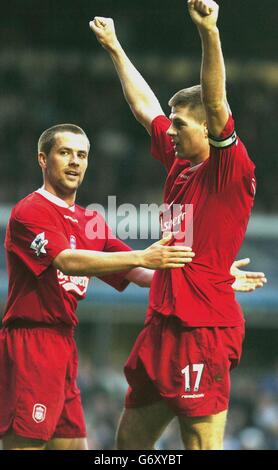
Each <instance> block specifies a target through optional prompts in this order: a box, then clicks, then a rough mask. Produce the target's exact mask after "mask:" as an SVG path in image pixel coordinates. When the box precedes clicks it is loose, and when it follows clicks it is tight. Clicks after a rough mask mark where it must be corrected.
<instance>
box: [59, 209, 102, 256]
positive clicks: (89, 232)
mask: <svg viewBox="0 0 278 470" xmlns="http://www.w3.org/2000/svg"><path fill="white" fill-rule="evenodd" d="M100 225H101V224H100V223H96V221H95V220H94V221H93V222H92V221H91V220H90V219H89V218H88V219H84V218H82V219H81V218H79V217H78V215H74V214H72V215H71V214H70V215H68V214H60V224H59V229H60V231H61V233H63V235H64V236H65V237H66V239H67V240H68V241H69V246H70V248H71V249H72V250H74V249H77V250H96V251H102V250H103V248H104V245H105V243H106V237H105V232H104V230H103V227H101V226H100Z"/></svg>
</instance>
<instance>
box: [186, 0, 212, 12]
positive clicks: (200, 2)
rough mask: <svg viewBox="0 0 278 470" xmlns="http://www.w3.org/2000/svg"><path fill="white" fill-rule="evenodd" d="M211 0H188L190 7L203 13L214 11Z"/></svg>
mask: <svg viewBox="0 0 278 470" xmlns="http://www.w3.org/2000/svg"><path fill="white" fill-rule="evenodd" d="M212 3H213V2H212V1H211V0H188V2H187V4H188V8H189V9H191V10H196V11H197V12H198V13H201V15H204V16H206V15H210V14H211V12H212V11H213V8H212V6H213V5H212Z"/></svg>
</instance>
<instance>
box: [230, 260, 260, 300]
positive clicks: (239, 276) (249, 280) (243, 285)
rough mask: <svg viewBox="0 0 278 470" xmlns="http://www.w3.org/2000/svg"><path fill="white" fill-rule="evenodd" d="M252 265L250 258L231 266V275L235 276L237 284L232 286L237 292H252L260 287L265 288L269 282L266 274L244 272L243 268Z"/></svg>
mask: <svg viewBox="0 0 278 470" xmlns="http://www.w3.org/2000/svg"><path fill="white" fill-rule="evenodd" d="M249 263H250V259H249V258H245V259H240V260H238V261H234V263H233V264H232V266H231V269H230V273H231V275H232V276H234V277H235V278H236V279H235V282H234V283H233V285H232V288H233V289H234V290H235V291H236V292H252V291H254V290H255V289H257V288H258V287H263V285H264V284H265V283H266V282H267V279H266V277H265V274H264V273H257V272H252V271H242V270H241V269H239V268H241V267H243V266H247V264H249Z"/></svg>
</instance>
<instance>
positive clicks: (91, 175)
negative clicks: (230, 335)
mask: <svg viewBox="0 0 278 470" xmlns="http://www.w3.org/2000/svg"><path fill="white" fill-rule="evenodd" d="M185 3H186V2H185V1H183V0H172V1H171V2H169V1H167V2H166V1H164V0H160V1H158V0H151V1H150V0H148V1H147V0H133V1H132V2H130V1H127V0H121V1H117V2H115V1H112V0H105V1H104V0H94V1H93V0H90V1H89V0H80V1H79V2H74V1H73V0H59V2H57V1H50V0H44V1H42V2H38V1H31V0H25V1H24V2H22V1H20V0H12V1H10V2H9V3H6V4H5V6H4V7H2V8H1V18H0V41H1V50H0V142H1V156H0V237H1V253H0V294H1V306H3V305H4V302H5V298H6V291H7V277H6V273H5V261H4V250H3V246H2V242H3V240H4V233H5V225H6V222H7V219H8V214H9V211H10V208H11V206H12V205H13V204H14V203H15V202H16V201H18V200H19V199H20V198H22V197H24V196H25V195H26V194H28V193H29V192H31V191H33V190H34V189H36V188H37V187H39V186H40V184H41V174H40V170H39V167H38V165H37V163H36V143H37V139H38V136H39V135H40V134H41V132H42V131H43V130H44V129H45V128H47V127H50V126H51V125H53V124H56V123H59V122H73V123H76V124H78V125H80V126H81V127H83V128H84V129H85V130H86V131H87V133H88V135H89V136H90V138H91V142H92V152H91V161H90V165H89V169H88V172H87V176H86V181H85V182H84V183H83V186H82V188H81V190H80V193H79V198H78V202H79V203H81V204H83V205H88V204H90V203H93V202H94V203H100V204H103V205H104V206H106V204H107V196H108V195H116V196H117V202H118V204H121V203H125V202H131V203H133V204H135V205H136V206H139V204H141V203H150V202H156V203H158V204H160V202H161V192H162V191H161V187H162V184H163V180H164V170H163V169H162V168H160V167H159V165H158V164H156V163H155V162H153V161H152V160H151V158H148V151H149V140H148V137H147V136H146V135H145V131H144V130H143V129H142V128H141V127H140V125H138V124H137V123H136V122H135V120H134V119H133V117H132V115H131V113H130V111H129V109H128V107H127V105H126V104H125V102H124V100H123V97H122V93H121V89H120V86H119V83H118V79H117V78H116V74H115V72H114V69H113V66H112V65H111V63H110V61H109V59H108V57H107V55H106V53H105V52H104V51H103V50H102V49H101V48H100V46H99V44H98V43H97V42H96V40H95V37H94V35H93V33H91V32H90V31H89V28H88V21H89V20H90V19H92V18H93V17H94V16H96V15H100V16H111V17H113V18H114V19H115V23H116V27H117V31H118V36H119V39H120V40H121V42H122V44H123V46H124V47H125V49H126V50H127V52H128V54H129V55H130V57H131V59H132V60H134V62H135V64H136V65H137V66H138V67H139V69H140V70H141V71H142V72H143V75H144V76H145V78H146V79H147V80H148V81H149V83H150V84H151V86H152V88H153V89H154V91H155V92H156V93H157V95H158V96H159V98H160V100H161V103H162V106H163V108H164V109H165V111H166V112H167V101H168V98H169V97H170V96H171V95H172V94H173V93H174V92H175V91H176V90H177V89H180V88H183V87H185V86H190V85H192V84H195V83H197V82H198V81H199V78H198V77H199V67H200V56H201V50H200V41H199V37H198V34H197V32H196V30H195V28H194V26H193V25H192V24H191V22H190V20H189V18H188V15H187V13H186V8H185ZM220 3H221V7H222V8H221V14H220V20H219V26H220V29H221V37H222V44H223V49H224V55H225V60H226V64H227V75H228V97H229V102H230V105H231V107H232V110H233V114H234V116H235V118H236V123H237V129H238V131H239V134H240V136H241V137H242V138H243V140H244V142H245V143H246V145H247V147H248V149H249V153H250V155H251V156H252V158H253V160H254V161H255V163H256V165H257V180H258V191H257V197H256V204H255V209H254V213H253V216H252V219H251V222H250V224H249V229H248V234H247V238H246V241H245V243H244V246H243V248H242V250H241V253H240V256H244V257H245V256H247V255H248V256H250V257H251V258H252V265H251V267H252V269H255V270H264V271H265V273H266V274H267V276H268V285H267V286H266V287H265V288H264V289H263V290H259V291H258V292H255V293H252V294H245V295H241V296H239V300H240V302H241V303H242V305H243V306H244V310H245V312H246V320H247V335H246V342H245V352H244V355H243V360H242V364H241V366H240V368H239V369H238V370H236V371H235V372H234V373H233V375H232V384H233V387H232V400H231V408H230V413H229V420H228V426H227V432H226V441H225V442H226V444H225V445H226V448H227V449H246V448H247V449H261V448H263V449H278V344H277V329H278V291H277V283H278V267H277V255H278V243H277V237H278V216H277V213H278V184H277V176H278V175H277V170H278V158H277V143H276V135H277V122H278V119H277V118H278V61H277V48H278V37H277V36H278V30H277V19H278V2H277V0H267V1H266V2H263V3H262V2H261V1H259V0H252V1H251V0H246V1H244V2H242V1H241V0H225V1H222V2H220ZM130 244H131V245H132V246H133V247H134V248H137V247H143V246H145V245H146V241H141V242H140V241H135V240H131V241H130ZM146 302H147V292H145V291H144V290H143V289H139V288H135V287H132V286H130V287H129V288H128V289H127V291H126V292H125V293H124V294H118V293H116V292H114V291H112V289H110V288H109V287H107V286H105V285H104V284H102V283H101V282H100V281H95V282H93V283H92V286H91V288H90V290H89V295H88V299H87V300H86V301H85V302H83V304H82V305H80V307H79V318H80V326H79V330H78V334H77V340H78V344H79V351H80V375H79V383H80V386H81V389H82V396H83V401H84V405H85V410H86V418H87V424H88V432H89V442H90V448H92V449H111V448H112V447H113V436H114V433H115V426H116V422H117V420H118V417H119V413H120V409H121V407H122V405H123V397H124V393H125V389H126V384H125V381H124V379H123V375H122V367H123V364H124V361H125V359H126V357H127V355H128V352H129V350H130V348H131V345H132V343H133V341H134V339H135V337H136V334H137V332H138V331H139V330H140V328H141V325H142V323H143V318H144V310H145V306H146ZM158 445H159V448H162V449H163V448H164V449H179V448H181V447H180V446H181V444H180V440H179V436H178V432H177V429H176V424H175V423H173V424H172V425H171V427H170V428H169V429H168V431H167V432H166V433H165V434H164V435H163V437H162V439H161V440H160V441H159V444H158Z"/></svg>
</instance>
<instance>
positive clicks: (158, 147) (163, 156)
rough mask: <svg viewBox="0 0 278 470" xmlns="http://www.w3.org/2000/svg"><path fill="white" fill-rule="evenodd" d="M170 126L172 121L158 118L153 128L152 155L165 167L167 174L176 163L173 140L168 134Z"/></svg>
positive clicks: (164, 117) (153, 122) (161, 117)
mask: <svg viewBox="0 0 278 470" xmlns="http://www.w3.org/2000/svg"><path fill="white" fill-rule="evenodd" d="M170 125H171V121H170V119H168V118H167V117H166V116H157V117H156V118H155V119H154V120H153V121H152V128H151V139H152V141H151V154H152V156H153V157H154V158H155V159H156V160H159V161H160V162H161V163H162V164H163V165H164V166H165V168H166V170H167V172H169V171H170V169H171V167H172V165H173V163H174V161H175V152H174V148H173V145H172V143H171V138H170V136H169V135H167V134H166V131H167V130H168V129H169V127H170Z"/></svg>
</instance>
